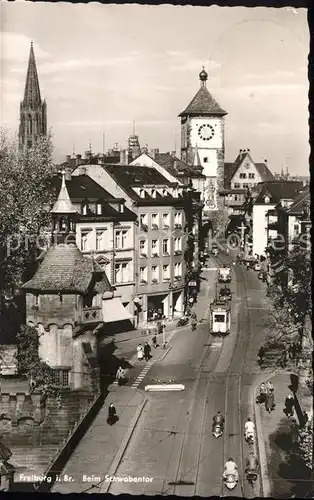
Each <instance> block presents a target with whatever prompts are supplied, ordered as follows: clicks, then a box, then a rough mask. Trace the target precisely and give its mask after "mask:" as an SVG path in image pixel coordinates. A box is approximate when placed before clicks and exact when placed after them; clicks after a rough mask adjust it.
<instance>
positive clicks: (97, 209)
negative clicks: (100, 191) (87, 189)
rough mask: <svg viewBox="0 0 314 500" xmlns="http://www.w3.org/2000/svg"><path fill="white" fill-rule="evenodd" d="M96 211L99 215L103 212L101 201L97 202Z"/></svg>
mask: <svg viewBox="0 0 314 500" xmlns="http://www.w3.org/2000/svg"><path fill="white" fill-rule="evenodd" d="M96 213H97V215H101V214H102V206H101V203H97V205H96Z"/></svg>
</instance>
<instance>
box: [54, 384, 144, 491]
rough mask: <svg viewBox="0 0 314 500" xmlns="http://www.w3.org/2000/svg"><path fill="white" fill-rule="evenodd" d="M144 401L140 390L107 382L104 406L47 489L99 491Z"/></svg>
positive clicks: (115, 463)
mask: <svg viewBox="0 0 314 500" xmlns="http://www.w3.org/2000/svg"><path fill="white" fill-rule="evenodd" d="M110 403H113V404H114V405H115V407H116V410H117V415H118V416H119V420H118V422H117V423H116V424H114V425H112V426H110V425H108V424H107V423H106V419H107V414H108V406H109V404H110ZM144 404H145V396H144V395H143V394H142V393H141V392H139V391H131V390H130V388H129V387H115V386H111V387H110V388H109V395H108V396H107V398H106V401H105V404H104V406H103V407H102V408H101V410H100V412H99V413H98V415H97V416H96V418H95V420H94V422H93V423H92V425H91V426H90V428H89V429H88V431H87V432H86V434H85V436H84V437H83V438H82V440H81V441H80V443H79V444H78V446H77V448H76V449H75V450H74V452H73V454H72V456H71V458H70V460H69V461H68V463H67V465H66V467H65V468H64V470H63V472H62V474H60V482H58V483H55V485H54V486H53V488H52V490H51V492H53V493H54V492H59V493H73V492H77V493H82V492H84V491H86V490H89V491H88V492H89V493H99V492H100V488H101V487H102V485H103V484H104V483H103V480H104V479H105V475H106V474H110V475H111V474H114V472H115V468H116V466H117V461H119V460H120V459H121V456H122V454H123V451H124V449H125V447H126V445H127V442H128V440H129V438H130V435H131V433H132V430H133V428H134V426H135V423H136V421H137V419H138V418H139V415H140V413H141V411H142V409H143V407H144ZM66 475H67V476H72V478H73V480H67V479H66ZM100 483H101V484H100Z"/></svg>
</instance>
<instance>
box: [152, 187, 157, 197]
mask: <svg viewBox="0 0 314 500" xmlns="http://www.w3.org/2000/svg"><path fill="white" fill-rule="evenodd" d="M152 198H156V189H152Z"/></svg>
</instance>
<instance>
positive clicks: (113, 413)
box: [107, 403, 117, 425]
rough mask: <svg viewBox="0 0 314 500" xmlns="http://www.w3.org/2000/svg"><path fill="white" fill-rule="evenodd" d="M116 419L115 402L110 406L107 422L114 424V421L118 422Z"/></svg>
mask: <svg viewBox="0 0 314 500" xmlns="http://www.w3.org/2000/svg"><path fill="white" fill-rule="evenodd" d="M116 420H117V412H116V408H115V406H114V404H113V403H110V405H109V408H108V418H107V422H108V424H109V425H112V424H114V422H116Z"/></svg>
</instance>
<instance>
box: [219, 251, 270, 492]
mask: <svg viewBox="0 0 314 500" xmlns="http://www.w3.org/2000/svg"><path fill="white" fill-rule="evenodd" d="M220 260H221V261H222V262H223V264H228V265H229V266H230V267H231V269H232V273H233V275H234V276H235V277H236V273H235V271H234V269H233V266H232V265H230V260H229V259H227V258H226V257H225V256H222V257H221V258H220ZM238 270H239V271H240V273H241V280H236V283H237V288H238V290H237V292H238V293H237V295H238V296H241V300H242V303H241V309H242V311H241V312H244V313H245V319H244V317H241V316H239V315H238V317H237V337H238V338H237V343H236V348H235V351H234V353H233V357H232V360H231V362H230V365H229V368H228V372H227V378H226V387H225V432H224V442H223V466H224V463H225V461H226V460H227V458H228V457H229V455H228V457H227V456H226V455H227V454H226V448H227V447H226V440H227V439H228V438H229V437H230V436H228V433H227V432H226V430H227V418H228V396H229V393H230V386H231V380H232V378H234V377H236V378H237V382H236V385H237V411H236V414H237V421H238V426H239V435H240V439H239V445H240V465H241V470H240V471H239V486H240V490H241V495H240V496H241V497H243V498H253V497H256V496H259V493H260V491H258V492H255V491H254V489H255V488H254V487H253V488H251V489H248V486H247V483H246V474H245V456H244V454H245V450H244V422H243V418H242V414H241V405H240V401H241V387H242V375H243V372H244V367H245V364H246V359H247V355H248V351H249V347H250V343H251V336H252V316H251V312H250V310H249V307H248V287H247V283H246V277H245V274H244V271H243V269H242V268H241V267H238ZM241 288H242V290H241ZM242 292H244V293H242ZM242 324H243V326H244V325H245V326H244V327H245V329H246V331H247V334H246V335H245V338H243V335H241V326H242ZM239 340H240V341H239ZM241 340H242V342H241ZM238 353H239V354H240V356H241V358H242V362H241V367H240V370H239V367H238V366H237V370H236V371H235V372H233V371H232V365H233V364H236V360H237V359H238V356H237V355H238ZM230 413H231V412H230ZM255 437H256V433H255ZM256 446H257V445H256V441H255V442H254V448H255V452H256ZM255 454H256V455H257V453H255ZM233 459H234V460H235V461H236V458H235V457H233ZM259 483H260V477H259ZM260 488H261V486H260ZM260 488H259V490H260ZM252 490H253V491H252ZM226 491H227V493H226V494H227V496H230V494H231V492H230V491H229V490H227V488H226V487H225V486H224V483H223V481H222V490H221V496H222V497H223V496H226V494H225V493H224V492H226ZM234 494H235V491H233V492H232V495H233V496H234Z"/></svg>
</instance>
